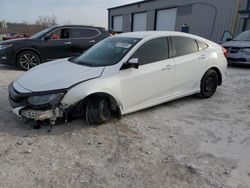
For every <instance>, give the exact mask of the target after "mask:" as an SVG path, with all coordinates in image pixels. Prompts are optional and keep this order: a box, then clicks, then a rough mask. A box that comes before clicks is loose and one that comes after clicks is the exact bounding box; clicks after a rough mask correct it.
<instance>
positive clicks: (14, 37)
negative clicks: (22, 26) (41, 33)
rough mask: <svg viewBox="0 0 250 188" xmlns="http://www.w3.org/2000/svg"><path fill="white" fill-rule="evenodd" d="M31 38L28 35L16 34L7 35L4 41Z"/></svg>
mask: <svg viewBox="0 0 250 188" xmlns="http://www.w3.org/2000/svg"><path fill="white" fill-rule="evenodd" d="M29 37H30V36H29V35H27V34H21V33H18V34H14V35H12V34H11V35H7V36H5V37H3V38H2V39H3V40H11V39H20V38H29Z"/></svg>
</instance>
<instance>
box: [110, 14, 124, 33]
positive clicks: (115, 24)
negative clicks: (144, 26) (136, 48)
mask: <svg viewBox="0 0 250 188" xmlns="http://www.w3.org/2000/svg"><path fill="white" fill-rule="evenodd" d="M122 25H123V17H122V16H113V17H112V29H114V31H115V32H122Z"/></svg>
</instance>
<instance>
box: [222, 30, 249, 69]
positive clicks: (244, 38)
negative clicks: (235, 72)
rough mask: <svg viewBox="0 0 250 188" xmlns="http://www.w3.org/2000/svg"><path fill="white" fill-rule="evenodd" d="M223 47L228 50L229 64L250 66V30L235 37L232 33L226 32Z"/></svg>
mask: <svg viewBox="0 0 250 188" xmlns="http://www.w3.org/2000/svg"><path fill="white" fill-rule="evenodd" d="M222 42H223V44H222V46H223V47H224V48H225V49H227V52H228V54H227V60H228V63H229V64H245V65H250V30H248V31H244V32H242V33H240V34H239V35H238V36H236V37H233V35H232V34H231V33H230V32H228V31H227V32H225V33H224V35H223V37H222Z"/></svg>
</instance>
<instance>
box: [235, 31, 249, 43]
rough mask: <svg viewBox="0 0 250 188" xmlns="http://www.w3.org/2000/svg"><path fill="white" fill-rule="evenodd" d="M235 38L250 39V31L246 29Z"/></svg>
mask: <svg viewBox="0 0 250 188" xmlns="http://www.w3.org/2000/svg"><path fill="white" fill-rule="evenodd" d="M233 40H237V41H250V31H245V32H243V33H241V34H239V35H238V36H237V37H235V38H234V39H233Z"/></svg>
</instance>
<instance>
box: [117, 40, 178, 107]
mask: <svg viewBox="0 0 250 188" xmlns="http://www.w3.org/2000/svg"><path fill="white" fill-rule="evenodd" d="M133 58H138V60H139V68H138V69H134V68H129V69H125V70H121V72H120V76H121V88H122V101H123V104H124V106H123V108H124V111H126V112H132V111H135V110H138V109H142V108H144V107H148V106H152V105H154V104H156V103H157V102H159V101H160V100H163V99H164V98H166V97H167V96H170V95H172V93H173V82H174V61H173V59H169V45H168V39H167V37H162V38H156V39H152V40H150V41H148V42H146V43H144V44H143V45H142V46H141V47H140V48H138V50H137V51H136V52H135V53H134V54H133V55H132V56H131V58H130V59H133Z"/></svg>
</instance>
